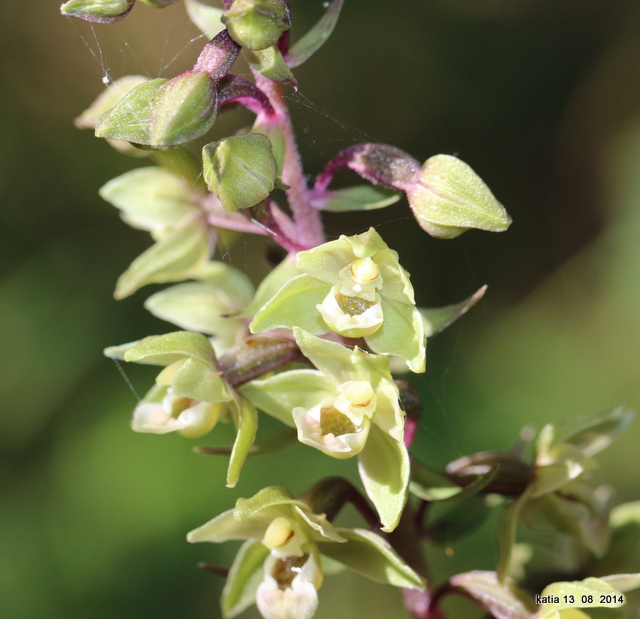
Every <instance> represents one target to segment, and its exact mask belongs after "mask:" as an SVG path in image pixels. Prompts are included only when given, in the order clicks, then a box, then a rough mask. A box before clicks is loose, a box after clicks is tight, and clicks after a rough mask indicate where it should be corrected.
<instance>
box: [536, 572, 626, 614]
mask: <svg viewBox="0 0 640 619" xmlns="http://www.w3.org/2000/svg"><path fill="white" fill-rule="evenodd" d="M601 596H602V597H603V598H604V601H601V599H602V598H601ZM540 597H542V598H548V599H554V598H556V599H558V600H559V601H558V603H555V602H549V603H546V604H542V605H541V607H540V611H539V616H540V619H560V611H561V610H564V609H565V608H598V607H604V608H618V607H620V606H622V605H624V603H625V602H624V596H623V595H622V594H621V593H620V592H619V591H617V590H616V589H614V588H613V587H612V586H611V585H610V584H608V583H607V582H605V581H604V580H601V579H599V578H585V579H584V580H582V581H573V582H555V583H553V584H552V585H549V586H548V587H545V588H544V589H543V590H542V593H541V594H540ZM571 599H573V600H574V602H573V603H571V601H570V600H571ZM589 599H591V600H592V601H591V602H589Z"/></svg>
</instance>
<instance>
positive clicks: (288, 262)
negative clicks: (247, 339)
mask: <svg viewBox="0 0 640 619" xmlns="http://www.w3.org/2000/svg"><path fill="white" fill-rule="evenodd" d="M301 274H302V273H301V271H300V269H298V268H297V267H296V260H295V257H294V256H292V255H288V256H287V257H286V258H285V259H284V260H283V261H282V262H281V263H280V264H279V265H278V266H277V267H275V269H273V270H272V271H271V272H270V273H269V274H268V275H267V276H266V277H265V278H264V279H263V280H262V282H260V285H259V286H258V289H257V290H256V294H255V296H254V297H253V299H252V301H251V303H249V305H247V307H246V308H245V310H244V313H243V315H244V316H253V315H254V314H255V313H256V312H257V311H258V310H259V309H260V308H261V307H262V306H263V305H266V304H267V302H269V301H270V300H271V299H272V298H273V297H274V296H275V295H276V293H277V292H278V290H280V288H282V287H283V286H284V285H285V284H286V283H287V282H288V281H289V280H291V279H293V278H294V277H296V276H297V275H301Z"/></svg>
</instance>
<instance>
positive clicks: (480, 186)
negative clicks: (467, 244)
mask: <svg viewBox="0 0 640 619" xmlns="http://www.w3.org/2000/svg"><path fill="white" fill-rule="evenodd" d="M407 198H408V200H409V206H410V207H411V210H412V211H413V214H414V215H415V218H416V219H417V220H418V223H419V224H420V226H421V227H422V228H423V229H424V230H425V231H426V232H428V233H429V234H431V235H432V236H436V237H440V238H453V237H455V236H458V235H459V234H461V233H462V232H464V231H465V230H467V229H469V228H480V229H482V230H489V231H492V232H502V231H503V230H506V229H507V228H508V227H509V224H510V223H511V218H510V217H509V215H508V214H507V212H506V211H505V210H504V207H503V206H502V205H501V204H500V203H499V202H498V201H497V200H496V199H495V197H494V196H493V194H492V193H491V191H490V190H489V188H488V187H487V186H486V185H485V183H484V182H483V181H482V180H481V179H480V177H479V176H478V175H477V174H476V173H475V172H474V171H473V170H472V169H471V168H470V167H469V166H468V165H467V164H466V163H464V162H462V161H460V159H457V158H456V157H452V156H451V155H435V156H434V157H431V158H430V159H428V160H427V161H426V162H425V163H424V165H423V166H422V169H421V171H420V178H419V179H418V181H417V182H416V183H415V184H414V185H413V186H412V187H410V188H409V189H408V190H407Z"/></svg>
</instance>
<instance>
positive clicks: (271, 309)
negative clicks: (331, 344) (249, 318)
mask: <svg viewBox="0 0 640 619" xmlns="http://www.w3.org/2000/svg"><path fill="white" fill-rule="evenodd" d="M329 289H330V287H329V286H328V285H327V284H325V283H324V282H321V281H319V280H317V279H316V278H314V277H311V276H309V275H304V274H303V275H298V276H297V277H294V278H293V279H292V280H290V281H289V282H287V283H286V284H285V285H284V286H283V287H282V288H281V289H280V290H279V291H278V293H277V294H276V295H275V296H274V297H273V298H272V299H271V300H270V301H269V302H267V303H266V304H265V305H264V306H263V307H262V308H260V309H259V310H258V312H257V313H256V316H255V318H254V319H253V322H252V323H251V325H250V327H249V328H250V330H251V333H266V332H267V331H272V330H273V329H281V328H285V329H292V328H293V327H294V326H298V327H301V328H302V329H304V330H305V331H308V332H309V333H313V334H320V333H326V332H327V331H328V330H329V328H328V327H327V325H326V323H325V322H324V320H323V319H322V315H321V314H320V312H318V311H309V308H310V307H312V308H314V309H315V306H316V305H318V304H320V303H322V301H323V300H324V298H325V297H326V296H327V293H328V292H329Z"/></svg>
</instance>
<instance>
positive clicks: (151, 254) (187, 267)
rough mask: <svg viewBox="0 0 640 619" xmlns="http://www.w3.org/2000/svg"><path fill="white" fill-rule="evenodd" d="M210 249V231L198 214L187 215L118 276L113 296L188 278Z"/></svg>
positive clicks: (126, 295)
mask: <svg viewBox="0 0 640 619" xmlns="http://www.w3.org/2000/svg"><path fill="white" fill-rule="evenodd" d="M211 251H212V247H211V242H210V231H209V230H208V229H207V227H206V226H205V225H204V224H203V223H202V222H201V220H200V217H199V216H198V217H192V216H188V217H186V218H185V219H184V220H183V221H182V222H180V224H178V225H177V226H175V227H174V228H173V229H172V230H171V232H170V233H168V234H167V235H166V236H164V237H163V238H162V239H160V240H159V241H158V242H157V243H156V244H155V245H153V246H152V247H150V248H149V249H147V251H145V252H144V253H143V254H141V255H140V256H138V257H137V258H136V259H135V260H134V261H133V262H132V263H131V266H130V267H129V268H128V269H127V270H126V271H125V272H124V273H123V274H122V275H121V276H120V277H119V278H118V282H117V284H116V291H115V293H114V296H115V298H116V299H124V298H125V297H128V296H129V295H130V294H133V293H134V292H135V291H136V290H138V289H139V288H142V287H143V286H146V285H147V284H161V283H165V282H174V281H177V280H181V279H187V278H189V277H190V276H191V274H192V273H194V272H197V270H198V268H199V267H200V266H201V265H202V264H203V263H204V262H206V261H207V260H208V259H209V258H210V256H211Z"/></svg>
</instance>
